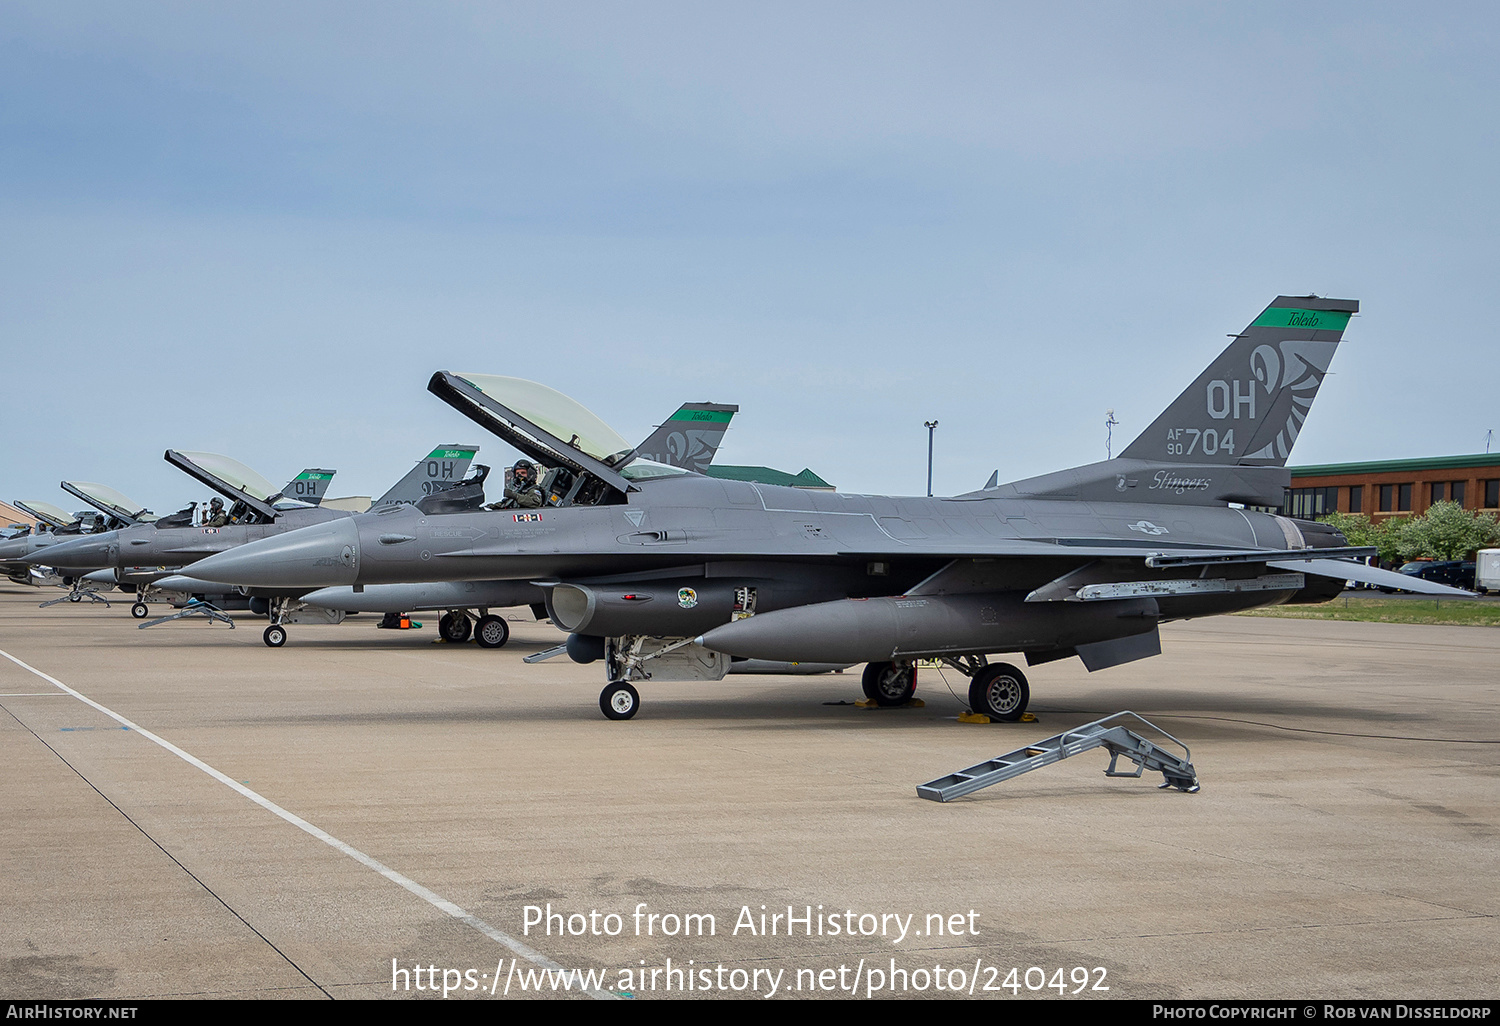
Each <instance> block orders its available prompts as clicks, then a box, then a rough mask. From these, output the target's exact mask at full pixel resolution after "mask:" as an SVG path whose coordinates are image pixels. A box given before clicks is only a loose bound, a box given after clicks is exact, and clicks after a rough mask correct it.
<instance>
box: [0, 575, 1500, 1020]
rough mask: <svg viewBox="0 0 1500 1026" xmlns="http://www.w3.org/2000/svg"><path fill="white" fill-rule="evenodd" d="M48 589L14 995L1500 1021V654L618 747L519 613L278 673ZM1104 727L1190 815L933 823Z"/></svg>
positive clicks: (1000, 809)
mask: <svg viewBox="0 0 1500 1026" xmlns="http://www.w3.org/2000/svg"><path fill="white" fill-rule="evenodd" d="M54 594H56V593H54V592H39V591H37V590H33V589H28V588H23V587H12V586H0V651H3V652H4V653H6V654H7V655H8V656H9V657H10V658H0V710H3V711H0V760H3V762H0V764H3V766H4V771H3V773H0V799H3V803H4V810H5V814H4V816H3V817H0V824H3V825H0V831H3V835H0V836H3V841H0V877H3V879H4V881H5V898H4V915H3V917H0V997H4V998H24V999H42V998H69V999H74V998H85V997H89V998H122V999H141V998H171V997H187V998H192V997H206V998H240V997H245V998H278V997H285V998H323V997H325V996H327V997H333V998H389V997H393V996H394V997H403V998H422V999H434V998H437V999H441V997H442V994H443V989H444V984H445V982H446V983H447V984H448V987H449V990H448V997H449V999H450V1000H456V999H460V998H476V997H484V998H488V997H490V996H491V990H492V989H493V991H494V997H496V998H498V997H500V996H501V995H502V994H505V993H507V991H508V995H509V996H510V997H517V996H531V997H534V996H538V990H540V993H541V995H543V996H553V995H554V993H555V994H556V996H560V997H561V996H571V997H574V998H575V999H577V998H580V997H581V996H582V995H581V994H580V991H582V990H584V989H593V990H595V991H596V996H606V995H609V994H614V995H618V994H620V993H622V992H628V993H630V994H631V995H633V996H634V997H636V998H653V997H654V998H663V997H672V998H675V997H682V996H690V997H704V996H710V997H720V996H737V995H738V996H747V997H748V996H756V997H766V996H768V995H769V994H771V993H772V991H773V988H774V996H776V997H777V998H786V997H794V998H795V997H840V996H843V997H848V996H850V995H851V992H857V993H858V995H859V996H861V997H864V996H866V995H867V994H870V995H873V996H877V997H882V996H883V997H889V996H913V997H924V996H925V997H932V996H945V997H951V996H955V993H961V994H964V995H967V994H970V993H972V995H973V996H974V997H985V996H988V997H993V998H1010V997H1011V996H1013V994H1019V996H1022V997H1026V996H1031V997H1046V996H1052V997H1058V996H1060V995H1066V996H1067V997H1068V999H1069V1000H1075V999H1083V998H1111V997H1113V998H1121V997H1130V998H1161V999H1168V998H1230V997H1249V998H1300V999H1313V998H1319V999H1324V998H1339V997H1345V998H1366V999H1377V998H1445V999H1451V998H1491V999H1492V998H1495V997H1496V996H1497V990H1500V985H1497V978H1500V974H1497V966H1500V929H1497V919H1496V915H1497V912H1500V888H1497V887H1496V885H1495V881H1496V880H1497V879H1500V843H1497V837H1500V835H1497V822H1500V808H1497V791H1500V631H1495V630H1493V629H1489V628H1477V627H1451V628H1450V627H1424V626H1401V625H1380V624H1364V623H1337V622H1320V621H1297V620H1275V619H1257V618H1251V617H1232V616H1231V617H1217V618H1213V619H1208V620H1201V621H1196V622H1191V623H1185V624H1173V625H1169V626H1167V627H1166V628H1164V629H1163V631H1162V634H1163V649H1164V654H1163V655H1162V656H1160V657H1158V658H1154V659H1149V660H1144V661H1142V662H1138V663H1134V664H1130V665H1127V666H1123V667H1117V668H1115V669H1112V670H1106V671H1103V672H1101V673H1098V674H1092V675H1091V674H1089V673H1087V672H1085V670H1084V669H1083V667H1082V666H1081V665H1079V664H1078V662H1077V660H1067V661H1063V662H1059V663H1052V664H1047V665H1044V666H1039V667H1036V668H1033V669H1031V670H1029V671H1028V674H1027V675H1028V677H1029V679H1030V681H1031V687H1032V711H1033V712H1035V713H1036V715H1037V717H1038V722H1036V723H1028V724H1009V725H990V726H971V725H965V724H960V723H958V722H956V716H957V714H958V713H959V712H960V711H962V710H963V708H964V702H963V699H962V696H963V695H964V693H965V691H966V682H965V681H964V680H963V678H961V677H959V676H958V675H957V674H955V673H954V672H953V671H951V670H950V671H947V672H946V683H945V680H944V675H942V674H939V673H938V672H937V671H933V670H925V669H924V670H923V671H922V672H921V677H920V681H919V686H918V696H919V697H920V698H922V699H923V700H924V701H925V706H924V707H921V708H903V709H894V710H883V709H877V710H865V709H860V708H857V707H855V706H854V705H853V704H852V703H853V701H854V700H856V699H858V698H859V697H861V696H860V689H859V674H858V670H857V668H856V669H855V670H851V671H849V672H846V673H844V674H841V675H825V676H819V677H811V678H798V677H744V676H731V677H729V678H727V679H726V680H724V681H722V682H716V683H703V684H678V683H659V684H652V683H649V682H648V683H646V684H645V685H644V686H642V688H641V694H642V699H643V704H642V709H641V712H640V714H639V715H638V716H637V717H636V718H635V719H634V720H631V721H628V722H610V721H607V720H605V719H604V718H603V716H602V715H601V714H600V712H599V708H598V693H599V690H600V688H601V686H602V685H603V683H604V682H603V680H602V671H601V670H600V668H599V665H598V664H595V665H592V666H579V665H575V664H573V663H571V662H568V661H567V660H566V658H563V659H560V660H552V661H549V662H546V663H542V664H539V665H534V666H526V665H523V664H522V662H521V658H522V656H524V655H527V654H530V653H532V652H536V651H539V650H541V649H543V648H547V647H550V646H551V645H554V644H556V643H557V642H558V641H559V640H561V635H560V634H559V633H558V632H557V631H556V630H554V629H553V628H552V627H551V626H550V625H548V624H546V623H536V622H534V621H532V620H531V618H530V615H529V613H526V612H525V611H513V612H512V614H511V627H512V632H513V633H512V638H511V642H510V644H509V645H508V646H507V647H506V648H504V649H502V650H498V651H491V650H484V649H480V648H478V647H477V646H475V645H473V644H465V645H444V644H433V643H432V639H433V638H434V636H435V635H436V619H437V618H436V617H435V616H433V617H431V618H430V619H429V620H428V621H427V625H426V627H425V628H424V629H423V630H420V631H411V632H394V631H378V630H376V629H375V628H374V624H375V618H373V617H357V618H354V619H351V620H349V621H347V622H345V623H344V624H341V625H338V626H293V627H291V628H290V641H289V642H288V643H287V645H286V647H285V648H282V649H275V650H273V649H270V648H267V647H265V646H264V645H263V644H262V642H261V630H262V629H263V627H264V626H265V621H264V620H257V619H254V618H250V617H248V616H245V615H242V618H240V619H239V620H238V623H239V627H238V628H237V629H235V630H230V629H228V628H226V627H224V626H222V625H216V626H210V625H208V624H206V623H204V622H201V621H196V620H186V621H181V622H177V623H171V624H165V625H162V626H159V627H154V628H151V629H148V630H138V629H137V622H136V621H134V620H132V619H131V618H130V617H129V615H128V608H129V607H128V601H127V602H123V603H122V602H116V604H115V606H114V607H113V608H112V609H105V608H104V607H103V606H93V605H90V604H81V605H69V604H65V605H61V606H55V607H53V608H51V609H45V610H41V609H38V608H37V603H38V602H39V601H41V600H43V599H45V598H49V597H52V596H53V595H54ZM18 661H19V662H18ZM22 664H25V665H24V666H23V665H22ZM28 667H30V669H28ZM43 675H45V676H43ZM48 678H51V679H50V680H49V679H48ZM950 684H951V690H950V688H949V686H948V685H950ZM1122 709H1131V710H1134V711H1136V712H1137V713H1140V714H1141V715H1143V716H1145V717H1146V718H1148V719H1150V720H1152V721H1154V722H1155V723H1157V724H1159V725H1160V726H1161V727H1162V728H1163V729H1165V730H1167V731H1170V732H1171V733H1173V734H1174V735H1176V736H1177V737H1179V738H1181V739H1182V740H1183V741H1184V742H1186V743H1187V744H1188V745H1189V746H1191V749H1192V757H1193V761H1194V763H1195V765H1196V766H1197V768H1198V771H1199V775H1200V777H1201V779H1202V782H1203V789H1202V791H1201V792H1200V793H1198V794H1193V795H1189V794H1182V793H1178V792H1165V791H1158V790H1157V788H1156V786H1155V785H1156V784H1157V783H1159V782H1160V778H1159V777H1156V778H1155V779H1153V778H1150V777H1148V778H1143V779H1140V780H1136V779H1108V778H1106V777H1105V776H1104V775H1103V773H1102V770H1103V769H1104V767H1105V765H1106V764H1107V762H1108V758H1107V756H1106V755H1105V754H1104V753H1103V752H1102V751H1094V752H1090V753H1085V754H1083V755H1080V756H1077V757H1075V758H1072V759H1069V760H1067V761H1064V762H1063V763H1060V764H1058V765H1056V766H1052V767H1048V768H1046V769H1043V770H1040V771H1038V772H1035V773H1032V774H1029V775H1027V776H1025V777H1021V778H1019V779H1017V780H1014V781H1011V782H1008V783H1004V784H1000V785H998V786H996V787H993V788H990V789H988V790H985V791H981V792H979V793H978V794H976V795H973V796H971V797H968V798H964V799H961V800H959V801H956V802H952V803H949V804H946V805H940V804H936V803H932V802H927V801H923V800H920V799H918V798H917V797H916V794H915V786H916V785H917V784H919V783H922V782H924V781H927V780H929V779H932V778H935V777H938V776H941V775H943V774H945V773H948V772H951V771H953V770H957V769H960V768H963V767H965V766H968V765H971V764H973V763H976V762H979V761H981V760H982V759H985V758H988V757H991V756H995V755H998V754H1001V753H1002V752H1005V751H1008V750H1011V749H1015V748H1019V747H1021V746H1023V745H1025V744H1028V743H1030V742H1033V741H1036V740H1039V739H1041V738H1043V737H1046V736H1049V735H1052V734H1056V733H1059V732H1061V731H1062V730H1064V729H1067V728H1068V727H1071V726H1076V725H1078V724H1080V723H1084V722H1087V721H1089V720H1092V719H1096V718H1099V717H1101V716H1103V715H1107V714H1109V713H1113V712H1116V711H1119V710H1122ZM549 906H550V910H551V912H552V913H553V917H552V918H551V919H550V920H549V919H548V917H547V910H548V908H549ZM763 906H764V908H763ZM789 907H790V909H791V921H790V924H789V923H788V909H789ZM528 908H530V909H534V910H535V911H532V912H528ZM762 914H764V916H765V919H764V920H763V919H762V918H761V917H762ZM778 915H779V917H780V918H779V919H776V918H773V917H774V916H778ZM653 917H655V918H653ZM708 917H712V918H711V919H710V918H708ZM528 918H531V919H537V920H539V921H538V922H536V923H535V924H534V925H530V924H528ZM549 925H550V930H549V928H548V927H549ZM763 927H764V929H763ZM789 927H790V929H789ZM710 929H711V930H712V933H711V934H710ZM903 930H904V931H905V933H904V935H903V934H902V931H903ZM688 931H691V933H689V932H688ZM549 934H550V935H549ZM809 934H811V935H809ZM549 969H550V970H551V973H552V975H551V976H550V978H549V976H548V971H549ZM559 970H582V971H590V972H593V973H594V974H595V975H594V976H593V977H592V978H591V979H589V980H587V981H585V980H584V979H581V978H580V977H578V976H575V975H571V974H560V973H559V972H558V971H559ZM1012 970H1014V972H1012ZM549 979H550V982H549ZM554 986H555V991H554V989H553V988H554ZM434 988H436V989H435V990H434ZM1104 988H1107V989H1104ZM1075 991H1077V992H1078V993H1076V995H1075V993H1074V992H1075Z"/></svg>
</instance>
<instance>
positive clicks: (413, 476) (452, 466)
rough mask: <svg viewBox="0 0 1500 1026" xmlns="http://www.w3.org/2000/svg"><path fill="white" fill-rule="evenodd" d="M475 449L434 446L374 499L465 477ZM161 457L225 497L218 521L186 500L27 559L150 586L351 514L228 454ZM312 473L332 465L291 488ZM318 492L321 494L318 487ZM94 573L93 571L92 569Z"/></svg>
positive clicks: (142, 598) (138, 611)
mask: <svg viewBox="0 0 1500 1026" xmlns="http://www.w3.org/2000/svg"><path fill="white" fill-rule="evenodd" d="M476 451H477V446H471V445H450V446H439V447H438V448H436V449H434V450H432V452H431V453H430V454H429V455H428V456H427V457H426V458H424V459H421V460H418V461H417V464H416V466H415V467H413V468H412V469H411V470H410V471H408V472H407V473H406V475H405V476H403V477H402V478H401V480H400V481H398V482H396V484H395V485H394V486H392V488H391V489H390V491H388V492H386V494H385V495H384V496H382V497H381V499H380V503H379V504H381V505H386V504H397V503H415V502H418V501H421V500H422V499H424V498H426V497H428V496H434V495H437V494H439V493H442V492H444V491H445V490H446V489H450V488H453V487H455V486H458V485H460V484H462V483H463V478H464V475H465V474H466V473H467V472H468V470H469V465H470V464H471V463H472V462H473V460H474V454H475V452H476ZM165 459H166V460H167V462H168V463H171V464H172V465H173V466H175V467H177V468H178V469H180V470H182V471H184V472H185V473H187V474H188V475H190V476H191V477H193V478H195V479H197V480H198V481H200V482H202V483H203V484H205V485H207V486H208V487H210V488H212V489H213V490H214V491H216V492H218V493H219V494H220V495H222V496H224V497H225V498H226V499H228V500H229V502H230V504H231V505H230V507H229V509H228V511H227V512H225V513H224V514H223V520H224V523H223V525H222V526H214V525H210V526H202V525H198V524H195V523H194V519H195V511H194V508H193V507H192V506H189V507H187V508H186V509H183V510H180V511H178V512H177V513H174V514H172V515H171V516H166V517H162V518H160V519H158V520H155V521H154V522H150V523H146V522H142V523H138V524H135V525H133V526H130V527H125V528H121V529H119V530H114V531H105V532H102V533H99V534H91V535H86V536H84V537H82V538H78V539H76V540H74V541H70V542H67V543H63V544H58V545H53V546H51V547H49V548H48V549H46V550H45V552H39V553H36V554H33V555H31V556H28V557H25V559H26V560H27V561H29V562H31V563H45V564H46V565H47V566H51V567H53V568H55V569H57V570H59V571H62V572H64V573H78V574H82V573H85V572H90V571H100V570H103V571H108V572H112V574H113V576H114V579H115V582H116V583H119V584H122V585H126V586H131V585H136V586H149V585H151V584H153V583H154V582H157V581H159V580H161V579H163V578H165V577H167V576H168V575H169V573H172V572H174V571H176V570H177V569H180V568H181V567H184V566H186V565H188V564H190V563H193V562H195V561H197V560H199V559H202V558H203V557H204V556H206V555H209V554H211V553H215V552H223V551H224V550H225V549H228V548H232V547H233V546H235V545H241V544H244V543H245V542H246V541H251V540H256V539H262V538H266V537H269V536H271V535H273V534H278V533H281V532H284V531H291V530H295V529H297V528H299V527H306V526H308V525H309V524H316V523H321V522H324V521H329V520H334V519H338V518H347V517H350V516H353V514H352V513H351V512H349V511H348V510H338V509H326V508H323V507H320V506H314V505H310V504H309V503H308V502H307V501H305V500H302V499H292V498H288V497H287V496H286V495H285V494H284V490H283V491H278V490H277V489H276V487H275V486H274V485H272V484H271V483H270V482H269V481H267V480H266V479H265V478H263V477H261V476H260V475H259V474H257V473H256V472H255V471H253V470H251V469H250V468H249V467H247V466H245V465H244V464H243V463H240V462H239V461H237V460H233V459H230V458H229V457H227V456H221V455H218V454H216V453H201V452H180V451H178V450H175V449H168V450H167V452H166V454H165ZM310 473H316V474H319V475H324V476H323V477H321V478H320V479H319V480H318V484H320V485H321V487H322V489H326V488H327V481H328V479H329V478H331V477H332V476H333V471H326V470H318V471H304V472H303V473H302V474H299V475H298V476H297V477H296V478H294V479H293V480H292V482H291V483H290V484H289V485H288V487H291V488H295V487H296V484H297V482H298V481H302V480H304V479H305V475H307V474H310ZM317 494H319V495H321V491H319V492H317ZM95 579H96V580H97V579H98V574H97V573H96V574H95ZM185 583H186V585H187V587H186V589H185V590H188V591H200V590H203V589H201V588H197V587H192V585H193V584H196V583H198V582H194V581H188V582H185ZM168 590H177V589H168ZM208 590H210V591H223V590H225V589H223V588H217V589H213V588H210V589H208ZM303 590H306V589H303ZM148 595H149V591H146V592H142V593H138V595H137V601H136V602H135V604H134V605H132V607H131V615H132V616H135V617H136V618H137V619H144V618H145V617H146V616H147V615H148V613H149V608H148V607H147V605H146V598H147V596H148ZM281 598H282V596H272V597H271V599H268V601H280V599H281ZM318 615H319V616H320V617H323V615H324V614H323V611H321V610H320V611H318ZM283 638H284V635H283Z"/></svg>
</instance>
